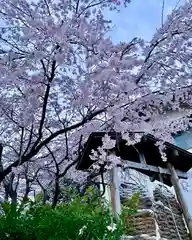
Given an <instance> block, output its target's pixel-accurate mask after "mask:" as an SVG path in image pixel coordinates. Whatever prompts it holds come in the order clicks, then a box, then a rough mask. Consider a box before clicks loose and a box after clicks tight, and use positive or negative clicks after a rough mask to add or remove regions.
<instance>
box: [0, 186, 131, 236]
mask: <svg viewBox="0 0 192 240" xmlns="http://www.w3.org/2000/svg"><path fill="white" fill-rule="evenodd" d="M90 195H91V194H90V190H89V193H88V196H89V201H87V195H86V196H84V197H83V198H81V197H76V198H75V199H74V200H73V201H72V202H71V203H65V204H59V205H58V206H56V208H55V209H52V207H51V205H49V204H46V205H42V204H39V203H38V204H37V203H33V202H28V203H27V204H25V205H24V206H13V205H10V204H8V203H4V204H2V208H3V212H4V214H3V215H2V216H1V217H0V239H1V240H8V239H9V240H28V239H30V240H115V239H119V238H120V236H121V235H122V234H123V232H122V231H123V229H124V227H123V226H122V223H123V221H121V218H119V219H114V218H112V216H111V214H110V211H109V209H108V208H107V207H106V205H105V204H104V202H103V200H102V199H99V198H97V199H96V200H95V201H94V202H92V203H90ZM128 214H129V213H128ZM124 215H125V212H124V211H123V214H122V216H124ZM112 223H113V224H112ZM128 229H129V227H128V226H126V232H129V230H128Z"/></svg>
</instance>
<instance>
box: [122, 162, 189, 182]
mask: <svg viewBox="0 0 192 240" xmlns="http://www.w3.org/2000/svg"><path fill="white" fill-rule="evenodd" d="M125 161H126V164H124V165H123V168H124V169H126V168H132V169H136V170H146V171H149V172H155V173H161V174H166V175H170V176H171V172H170V169H168V168H161V167H156V166H152V165H147V164H143V163H137V162H132V161H127V160H125ZM175 171H176V173H177V176H178V177H179V178H184V179H187V178H188V175H187V173H185V172H182V171H179V170H175Z"/></svg>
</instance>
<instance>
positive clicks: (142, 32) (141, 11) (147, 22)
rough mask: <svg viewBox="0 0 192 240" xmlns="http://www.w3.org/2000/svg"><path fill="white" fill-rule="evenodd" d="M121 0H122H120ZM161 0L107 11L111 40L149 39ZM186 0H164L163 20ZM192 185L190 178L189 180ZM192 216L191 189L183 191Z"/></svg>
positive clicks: (158, 19) (138, 1) (157, 20)
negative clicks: (115, 10) (117, 10)
mask: <svg viewBox="0 0 192 240" xmlns="http://www.w3.org/2000/svg"><path fill="white" fill-rule="evenodd" d="M121 1H122V0H121ZM162 1H163V0H132V2H131V4H129V6H128V7H127V8H122V9H121V11H120V12H119V13H116V12H107V13H106V16H107V18H108V19H111V20H112V21H113V24H114V28H113V30H112V32H111V33H110V36H111V37H112V40H113V41H114V42H115V43H117V42H119V41H130V40H131V39H132V38H134V37H141V38H143V39H145V40H147V41H150V39H151V38H152V36H153V34H154V33H155V31H156V29H158V28H159V27H160V26H161V13H162ZM186 1H187V0H180V1H178V0H165V5H164V20H165V19H166V15H167V14H168V13H171V11H172V9H174V8H175V6H176V5H177V4H178V5H181V4H184V3H185V2H186ZM191 185H192V180H191ZM184 195H185V198H186V201H187V203H188V207H189V210H190V213H191V216H192V204H191V199H192V191H190V192H188V193H186V192H185V193H184Z"/></svg>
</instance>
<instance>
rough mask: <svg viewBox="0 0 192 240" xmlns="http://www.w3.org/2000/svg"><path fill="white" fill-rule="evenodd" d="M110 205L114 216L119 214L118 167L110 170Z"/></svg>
mask: <svg viewBox="0 0 192 240" xmlns="http://www.w3.org/2000/svg"><path fill="white" fill-rule="evenodd" d="M110 189H111V205H112V211H113V213H114V215H116V216H118V215H120V214H121V201H120V193H119V179H118V167H116V166H115V167H113V169H112V170H111V184H110Z"/></svg>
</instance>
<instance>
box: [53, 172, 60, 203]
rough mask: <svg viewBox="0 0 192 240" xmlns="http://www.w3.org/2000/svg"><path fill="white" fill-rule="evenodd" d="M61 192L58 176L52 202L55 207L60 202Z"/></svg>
mask: <svg viewBox="0 0 192 240" xmlns="http://www.w3.org/2000/svg"><path fill="white" fill-rule="evenodd" d="M59 194H60V187H59V177H58V176H56V179H55V191H54V196H53V202H52V207H53V208H55V206H56V205H57V202H58V199H59Z"/></svg>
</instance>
